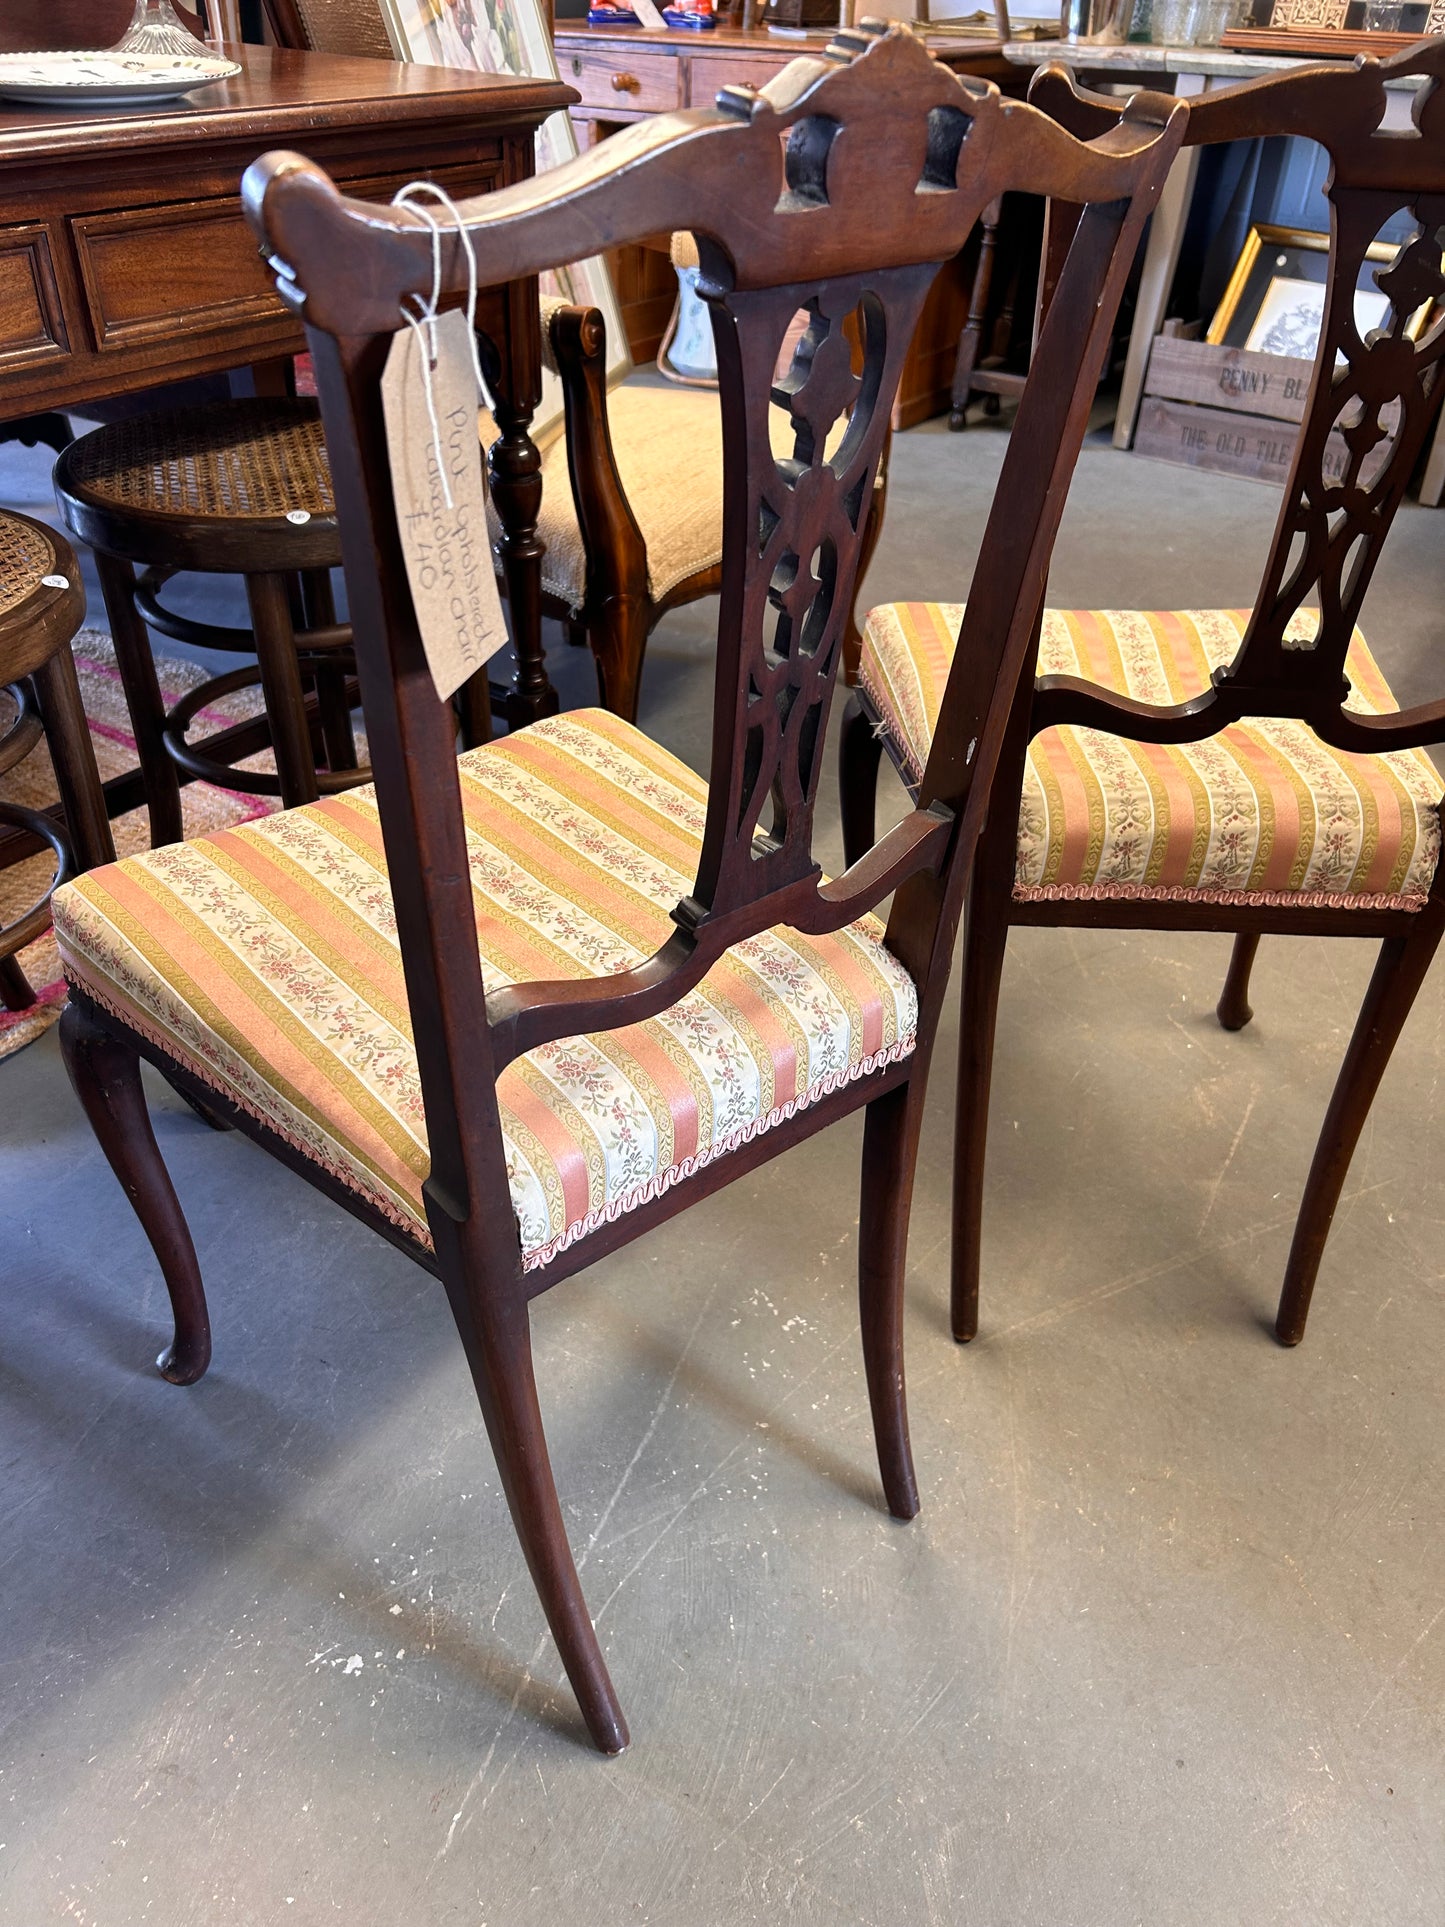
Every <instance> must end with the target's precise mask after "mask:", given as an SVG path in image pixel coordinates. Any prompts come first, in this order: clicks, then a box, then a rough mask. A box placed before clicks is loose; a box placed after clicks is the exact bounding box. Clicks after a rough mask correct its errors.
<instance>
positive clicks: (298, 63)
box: [0, 47, 577, 169]
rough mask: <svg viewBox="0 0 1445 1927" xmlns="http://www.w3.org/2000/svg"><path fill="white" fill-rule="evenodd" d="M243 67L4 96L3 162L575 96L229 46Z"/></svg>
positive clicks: (482, 115) (564, 102) (494, 116)
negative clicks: (64, 94)
mask: <svg viewBox="0 0 1445 1927" xmlns="http://www.w3.org/2000/svg"><path fill="white" fill-rule="evenodd" d="M225 51H226V54H227V56H228V57H233V58H234V59H236V60H237V61H239V62H240V64H241V66H242V68H243V70H244V71H243V72H241V73H239V74H237V75H236V77H235V78H234V79H233V80H224V81H221V82H220V83H219V84H218V85H217V86H214V87H207V88H204V89H202V90H201V91H200V92H198V93H196V94H194V95H188V96H185V97H184V98H182V99H181V100H178V101H172V102H169V103H164V104H162V103H157V104H155V105H154V106H146V107H138V108H135V107H133V108H119V109H117V108H110V109H102V108H95V109H90V108H86V107H32V106H25V105H22V104H21V103H19V102H17V101H0V168H20V169H23V168H25V167H26V166H33V165H34V163H35V162H37V161H41V160H46V159H61V158H70V157H75V156H77V155H84V154H85V153H87V152H93V151H95V150H99V149H102V148H106V147H110V146H113V145H114V144H115V143H117V142H119V141H124V142H125V143H126V144H127V145H131V144H139V143H144V145H145V148H146V149H147V151H154V150H156V149H158V148H165V147H170V146H176V145H184V144H186V143H189V142H192V141H197V140H200V141H207V142H211V141H219V140H226V139H247V138H255V139H258V140H260V141H262V142H263V143H264V144H266V145H273V146H274V145H278V144H279V145H284V144H287V142H288V141H289V139H290V138H291V137H293V136H294V137H296V139H297V140H298V142H299V143H300V144H302V145H304V143H305V136H306V135H307V134H308V133H314V132H316V131H318V130H319V129H323V128H327V127H331V126H334V125H337V124H339V123H344V124H345V125H346V126H348V127H364V126H367V125H369V124H380V123H385V124H387V125H389V126H391V127H393V128H394V127H395V126H397V124H398V123H400V124H407V123H412V124H424V123H426V122H428V121H435V120H436V119H437V118H438V117H439V116H440V117H445V118H446V119H448V120H452V121H455V120H456V119H457V118H458V108H459V107H460V106H461V105H462V104H463V103H464V102H473V103H475V107H476V110H477V115H478V121H479V124H480V125H484V126H486V127H488V128H495V127H498V126H501V125H504V124H505V123H506V122H507V121H509V120H512V119H514V118H515V119H517V120H522V121H529V122H535V121H536V120H538V119H540V118H541V117H542V115H544V114H547V113H551V112H553V111H554V110H555V109H557V108H559V107H567V106H569V105H570V104H571V103H572V102H573V101H574V100H575V99H576V98H577V96H576V94H575V93H574V92H573V90H572V89H571V88H570V87H565V86H563V85H562V83H561V82H560V81H555V80H533V79H524V80H516V79H513V78H512V77H511V76H510V75H505V74H478V73H458V72H456V71H455V70H453V69H452V68H450V67H421V66H415V65H411V64H406V65H403V64H401V63H400V62H396V61H389V60H353V59H349V58H346V57H345V56H343V55H340V54H313V53H295V52H291V51H289V50H287V49H284V48H279V47H228V48H227V49H226V50H225Z"/></svg>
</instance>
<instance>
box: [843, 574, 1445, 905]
mask: <svg viewBox="0 0 1445 1927" xmlns="http://www.w3.org/2000/svg"><path fill="white" fill-rule="evenodd" d="M962 614H963V610H962V607H961V606H960V605H959V604H957V603H942V602H906V603H904V602H899V603H889V604H886V605H884V606H883V607H881V608H877V609H874V610H873V611H872V612H871V613H870V615H869V617H868V620H867V623H866V625H865V628H864V632H863V656H862V666H861V674H860V681H861V683H862V686H863V689H864V690H865V691H866V693H867V695H868V697H869V699H870V701H871V702H872V703H873V705H874V706H875V708H876V709H877V710H878V712H879V714H880V716H881V717H882V718H883V720H884V722H885V723H886V725H887V727H888V730H889V732H890V734H891V736H892V738H893V741H894V743H895V744H896V745H897V747H898V749H899V751H900V753H901V758H902V761H903V764H904V767H905V768H906V769H907V771H908V772H909V774H910V775H911V776H913V778H914V779H915V780H916V779H917V778H918V777H919V776H921V774H922V772H923V766H924V764H925V763H926V762H927V760H928V751H929V748H930V746H931V744H932V742H933V730H934V725H935V723H936V721H937V719H938V712H939V707H940V705H941V703H942V701H943V691H944V685H945V684H946V682H947V680H948V669H949V664H950V663H951V662H952V660H953V648H954V639H955V637H956V636H957V634H958V624H959V620H960V618H961V616H962ZM1247 621H1248V612H1247V611H1243V610H1237V609H1207V610H1197V609H1196V610H1175V611H1171V612H1168V613H1155V614H1147V615H1146V614H1140V613H1137V612H1135V611H1132V610H1118V609H1090V610H1067V611H1066V610H1062V609H1050V610H1048V611H1047V612H1046V614H1045V616H1044V627H1043V636H1042V639H1041V643H1040V649H1039V674H1040V675H1073V676H1084V677H1087V678H1088V680H1089V681H1091V682H1095V683H1101V684H1103V685H1104V686H1105V687H1106V688H1109V689H1114V690H1118V691H1120V692H1122V693H1126V694H1128V695H1130V696H1134V697H1137V698H1139V699H1140V700H1141V701H1144V702H1150V703H1177V702H1183V701H1186V700H1187V699H1188V698H1189V697H1191V696H1195V695H1198V694H1199V693H1200V691H1201V690H1204V689H1207V688H1208V686H1209V679H1210V675H1211V673H1212V671H1213V670H1215V669H1216V668H1218V667H1219V666H1220V665H1221V664H1223V663H1227V662H1229V661H1230V660H1231V658H1232V657H1233V656H1234V654H1235V652H1236V651H1237V649H1238V648H1239V644H1240V641H1241V638H1242V637H1243V634H1244V627H1245V624H1246V622H1247ZM1312 621H1313V618H1312V617H1310V616H1309V615H1308V614H1305V615H1303V616H1300V617H1297V618H1296V619H1295V622H1294V624H1293V625H1292V629H1293V631H1294V633H1296V634H1299V635H1302V636H1308V635H1310V634H1312V633H1313V631H1312ZM1346 666H1347V670H1348V674H1349V678H1350V684H1351V695H1350V699H1349V705H1348V706H1349V707H1350V708H1352V709H1358V710H1362V711H1365V712H1367V713H1371V714H1375V715H1380V714H1383V713H1385V712H1387V711H1390V710H1393V709H1395V708H1396V707H1397V704H1396V702H1395V699H1394V697H1393V696H1392V695H1391V693H1390V689H1389V685H1388V684H1387V683H1386V681H1385V678H1384V676H1383V675H1382V674H1381V672H1380V669H1379V666H1378V665H1377V663H1376V662H1375V660H1374V657H1373V656H1372V655H1371V654H1370V651H1369V648H1368V646H1367V645H1366V642H1365V639H1364V637H1363V636H1362V635H1361V634H1360V632H1359V631H1358V630H1356V631H1355V634H1354V637H1353V639H1352V641H1351V643H1350V651H1349V657H1348V660H1347V665H1346ZM1442 791H1445V784H1442V782H1441V778H1440V775H1439V773H1438V771H1437V770H1436V768H1435V765H1434V764H1433V763H1432V762H1431V760H1430V758H1429V757H1428V756H1427V755H1426V754H1425V752H1424V751H1423V750H1397V751H1392V752H1391V753H1390V754H1388V755H1383V756H1377V755H1351V754H1346V753H1345V752H1344V751H1342V750H1337V749H1331V748H1330V747H1329V745H1328V744H1326V743H1322V742H1321V741H1320V739H1319V738H1318V737H1317V736H1316V735H1315V734H1314V732H1313V731H1312V730H1310V729H1308V728H1306V726H1305V725H1304V724H1303V723H1300V722H1293V721H1288V720H1281V719H1276V718H1269V719H1257V720H1251V721H1246V722H1241V723H1237V724H1235V725H1233V726H1232V727H1230V728H1228V729H1224V730H1221V731H1220V732H1219V734H1218V735H1216V736H1211V737H1209V738H1207V739H1206V740H1205V741H1203V742H1200V743H1189V744H1184V745H1181V746H1177V747H1166V746H1160V745H1157V744H1148V743H1136V742H1131V741H1129V740H1128V739H1127V738H1124V737H1120V736H1111V735H1106V734H1105V733H1104V732H1103V731H1102V730H1095V729H1075V728H1063V729H1049V730H1045V731H1043V733H1042V734H1040V735H1038V736H1036V737H1035V738H1034V740H1033V742H1032V744H1031V745H1030V747H1029V756H1028V767H1027V770H1026V772H1025V778H1024V793H1023V805H1022V808H1021V810H1020V813H1019V843H1018V867H1017V870H1016V872H1015V881H1014V895H1015V897H1016V898H1017V899H1019V900H1020V901H1023V902H1047V901H1049V900H1050V899H1056V900H1064V899H1088V898H1102V897H1144V896H1152V897H1158V896H1161V895H1162V896H1165V897H1168V898H1171V899H1179V900H1191V899H1192V900H1195V901H1199V902H1213V903H1238V902H1242V901H1248V902H1252V903H1260V904H1289V903H1310V904H1320V905H1333V906H1339V907H1351V906H1353V907H1355V908H1368V909H1411V910H1414V909H1418V908H1419V907H1420V905H1421V904H1422V903H1423V902H1424V900H1425V897H1426V895H1427V894H1428V892H1429V889H1430V883H1431V879H1432V878H1433V877H1434V874H1435V865H1436V862H1437V860H1438V858H1439V854H1440V816H1439V805H1440V801H1441V796H1442Z"/></svg>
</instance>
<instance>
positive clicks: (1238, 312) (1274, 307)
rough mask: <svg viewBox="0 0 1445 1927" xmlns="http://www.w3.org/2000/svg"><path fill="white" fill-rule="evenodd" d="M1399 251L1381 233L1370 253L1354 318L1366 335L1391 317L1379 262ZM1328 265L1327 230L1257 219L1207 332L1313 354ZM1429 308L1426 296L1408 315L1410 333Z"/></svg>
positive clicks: (1262, 349) (1219, 339) (1218, 338)
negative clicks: (1378, 280) (1274, 224)
mask: <svg viewBox="0 0 1445 1927" xmlns="http://www.w3.org/2000/svg"><path fill="white" fill-rule="evenodd" d="M1395 253H1396V250H1395V247H1394V245H1393V244H1392V243H1391V242H1388V241H1375V242H1372V243H1371V246H1370V248H1369V251H1368V253H1367V254H1366V257H1365V261H1364V265H1363V266H1362V268H1361V270H1360V278H1359V281H1358V283H1357V285H1356V288H1355V326H1356V328H1357V329H1358V330H1359V332H1360V335H1361V337H1363V336H1364V335H1366V334H1368V333H1369V331H1370V329H1371V328H1382V327H1384V326H1385V325H1386V323H1387V322H1388V320H1389V315H1390V302H1389V298H1388V296H1386V295H1384V294H1382V293H1381V292H1380V290H1379V288H1377V287H1376V285H1375V275H1374V270H1375V268H1376V267H1388V265H1389V264H1390V262H1391V261H1393V260H1394V258H1395ZM1329 270H1330V237H1329V235H1328V234H1316V233H1315V232H1313V230H1311V229H1308V228H1286V227H1270V226H1267V225H1264V224H1262V223H1261V224H1260V225H1258V226H1255V227H1252V228H1251V229H1250V230H1249V235H1248V237H1247V239H1246V240H1245V243H1244V247H1243V248H1242V249H1241V251H1240V256H1239V259H1238V260H1237V261H1236V262H1235V264H1234V272H1233V274H1232V275H1231V276H1230V277H1229V286H1228V287H1227V288H1226V289H1225V290H1224V296H1223V299H1222V300H1221V301H1220V303H1219V306H1218V307H1217V308H1216V309H1215V311H1214V319H1213V320H1212V321H1211V322H1210V324H1209V332H1208V334H1207V335H1206V336H1205V337H1204V338H1205V340H1206V341H1212V342H1214V343H1215V344H1216V345H1219V344H1223V345H1224V346H1225V347H1228V348H1244V349H1246V350H1249V351H1251V352H1257V353H1260V354H1266V355H1294V356H1296V357H1297V358H1298V359H1300V360H1302V361H1312V360H1313V359H1314V355H1315V350H1316V349H1317V348H1318V347H1319V340H1320V329H1321V327H1322V326H1323V325H1324V316H1325V291H1326V290H1325V283H1326V281H1327V279H1328V276H1329ZM1428 312H1429V304H1428V303H1427V304H1426V306H1425V307H1423V308H1421V309H1420V310H1419V312H1418V313H1417V314H1414V315H1412V316H1411V317H1410V322H1409V325H1408V327H1407V329H1406V333H1407V334H1408V335H1409V337H1410V339H1411V340H1412V341H1413V340H1415V339H1417V337H1418V336H1419V334H1420V331H1421V330H1422V329H1423V327H1424V325H1425V322H1426V319H1427V317H1428Z"/></svg>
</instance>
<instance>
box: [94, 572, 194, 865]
mask: <svg viewBox="0 0 1445 1927" xmlns="http://www.w3.org/2000/svg"><path fill="white" fill-rule="evenodd" d="M95 566H96V568H97V570H98V571H99V574H100V587H101V592H102V594H103V595H104V597H105V613H106V616H107V618H108V619H109V622H110V635H111V641H112V642H113V643H114V644H115V661H116V667H117V669H119V671H120V680H121V687H122V688H123V689H124V690H125V701H126V708H127V709H128V710H129V711H130V726H131V729H132V730H133V731H134V732H135V749H136V761H137V762H138V763H139V764H140V771H141V780H142V782H143V783H144V785H145V794H146V809H147V811H148V812H149V814H150V823H151V847H152V848H153V849H159V848H160V846H161V845H162V844H163V843H179V842H180V840H181V838H182V836H183V835H184V834H185V832H184V830H183V828H182V826H181V783H180V776H179V774H178V772H177V770H176V766H175V764H174V763H173V762H172V761H171V759H170V757H169V755H168V754H167V753H166V746H165V743H164V741H163V740H162V731H163V730H164V728H165V722H166V706H165V702H164V700H163V698H162V696H161V686H160V681H159V679H158V677H157V675H156V663H155V657H154V656H153V655H152V653H151V642H150V633H149V631H148V630H147V628H146V626H145V624H144V623H143V622H142V621H141V619H140V616H139V614H138V613H137V611H136V606H135V571H134V569H132V567H131V565H130V564H129V562H122V561H121V560H120V558H119V557H118V556H114V555H104V554H102V553H101V551H100V550H99V549H97V550H96V552H95Z"/></svg>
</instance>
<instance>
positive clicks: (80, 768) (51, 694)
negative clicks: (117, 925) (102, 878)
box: [30, 648, 115, 870]
mask: <svg viewBox="0 0 1445 1927" xmlns="http://www.w3.org/2000/svg"><path fill="white" fill-rule="evenodd" d="M30 683H31V687H32V688H33V689H34V691H35V706H36V708H37V709H38V710H39V712H40V720H41V722H42V723H43V724H44V726H45V741H46V744H47V746H48V748H49V750H50V760H51V763H52V765H53V766H54V769H55V784H56V788H57V789H58V790H59V792H60V802H61V807H62V808H63V809H64V811H65V827H66V831H67V833H68V835H69V837H70V847H71V850H72V852H73V853H74V857H75V867H76V869H77V870H93V869H94V868H95V867H96V865H97V864H100V863H114V861H115V841H114V839H113V837H112V836H111V832H110V818H109V816H108V815H107V813H106V807H105V791H104V790H103V789H102V788H101V784H100V771H99V770H98V769H97V767H96V762H95V745H94V744H93V743H92V742H91V740H90V725H89V724H88V723H87V722H86V720H85V707H84V704H83V703H82V702H81V698H80V683H79V681H78V680H77V678H76V674H75V658H74V657H73V656H72V655H71V653H70V650H69V648H64V649H57V650H56V652H55V654H54V655H53V656H51V657H50V659H49V661H48V662H43V663H41V665H40V667H39V668H38V669H37V670H35V671H34V673H33V674H32V676H31V678H30Z"/></svg>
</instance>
